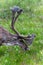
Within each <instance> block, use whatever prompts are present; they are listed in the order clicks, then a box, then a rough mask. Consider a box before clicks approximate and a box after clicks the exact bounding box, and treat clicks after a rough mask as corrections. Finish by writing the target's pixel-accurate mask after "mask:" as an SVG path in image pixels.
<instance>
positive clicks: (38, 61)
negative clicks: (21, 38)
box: [0, 0, 43, 65]
mask: <svg viewBox="0 0 43 65" xmlns="http://www.w3.org/2000/svg"><path fill="white" fill-rule="evenodd" d="M21 1H22V0H21ZM12 2H13V1H12V0H9V4H10V6H13V5H14V4H13V5H12V4H11V3H12ZM18 2H19V1H18V0H17V1H16V0H15V4H16V5H17V3H18ZM26 2H27V3H26ZM28 2H30V0H24V1H22V3H23V5H22V3H20V4H18V5H19V6H20V7H22V8H24V10H25V11H28V8H27V7H28V4H29V3H28ZM33 2H34V3H35V0H33ZM37 2H38V0H36V3H37ZM0 3H1V6H0V8H1V7H2V8H3V7H6V9H7V5H8V3H7V4H5V3H6V0H4V1H2V0H0ZM2 3H3V4H2ZM30 4H31V2H30ZM30 4H29V5H30ZM32 5H33V4H31V10H32V11H31V12H30V11H28V12H24V13H23V14H21V15H20V17H19V18H18V20H17V22H16V24H15V27H16V29H17V30H18V31H19V32H20V34H23V35H28V34H36V38H35V39H34V41H33V44H32V45H31V46H29V48H30V50H29V51H23V50H22V49H21V48H20V47H19V46H11V47H9V46H0V65H43V5H40V6H37V5H36V4H35V6H34V5H33V6H34V7H33V6H32ZM10 6H9V7H10ZM29 7H30V6H29ZM32 7H33V8H32ZM38 8H40V9H38ZM32 14H33V16H32ZM10 23H11V19H8V20H6V19H0V26H3V27H4V28H5V29H7V30H8V31H9V32H10V33H13V34H14V32H13V31H12V30H11V29H10Z"/></svg>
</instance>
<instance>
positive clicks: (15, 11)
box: [11, 6, 23, 36]
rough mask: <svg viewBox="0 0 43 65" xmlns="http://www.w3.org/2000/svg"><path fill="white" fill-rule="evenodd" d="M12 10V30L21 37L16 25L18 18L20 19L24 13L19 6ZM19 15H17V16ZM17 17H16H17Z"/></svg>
mask: <svg viewBox="0 0 43 65" xmlns="http://www.w3.org/2000/svg"><path fill="white" fill-rule="evenodd" d="M11 10H12V22H11V28H12V30H13V31H14V32H15V33H16V34H17V35H18V36H20V34H19V32H18V31H17V30H16V29H15V27H14V24H15V22H16V20H17V18H18V17H19V15H20V14H21V12H22V11H23V10H22V9H21V8H19V7H18V6H16V7H14V8H12V9H11ZM16 13H17V14H16ZM15 15H16V16H15Z"/></svg>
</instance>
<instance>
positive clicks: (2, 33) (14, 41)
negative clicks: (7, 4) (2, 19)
mask: <svg viewBox="0 0 43 65" xmlns="http://www.w3.org/2000/svg"><path fill="white" fill-rule="evenodd" d="M11 11H12V22H11V29H12V31H14V32H15V34H11V33H9V32H8V31H7V30H6V29H4V28H3V27H2V26H0V46H2V45H7V46H13V45H19V46H20V47H21V48H22V49H23V50H29V48H28V46H29V45H31V44H32V42H33V40H34V38H35V35H34V34H32V35H27V36H24V35H21V34H20V33H19V32H18V31H17V30H16V29H15V26H14V24H15V22H16V20H17V18H18V17H19V15H20V14H21V13H22V12H23V9H21V8H20V7H18V6H15V7H13V8H11Z"/></svg>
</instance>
